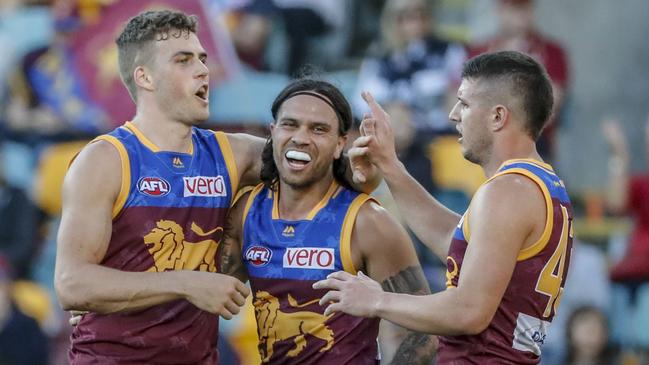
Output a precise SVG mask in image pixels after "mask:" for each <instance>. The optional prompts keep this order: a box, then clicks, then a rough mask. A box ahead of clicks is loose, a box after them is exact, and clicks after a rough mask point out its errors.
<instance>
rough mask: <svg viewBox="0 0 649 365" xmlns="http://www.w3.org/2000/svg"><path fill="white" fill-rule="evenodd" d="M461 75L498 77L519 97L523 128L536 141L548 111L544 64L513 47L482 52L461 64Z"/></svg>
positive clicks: (549, 96) (549, 92)
mask: <svg viewBox="0 0 649 365" xmlns="http://www.w3.org/2000/svg"><path fill="white" fill-rule="evenodd" d="M462 78H463V79H475V80H478V79H487V80H502V81H505V83H506V84H507V85H508V86H509V88H510V90H509V91H510V94H511V95H514V96H515V97H518V98H520V101H521V106H522V107H523V112H525V113H526V117H527V118H526V119H527V120H526V121H525V130H526V131H527V133H528V134H529V135H530V136H531V137H532V138H533V139H534V140H535V141H536V140H537V139H538V138H539V136H540V135H541V132H542V131H543V127H545V124H546V123H547V121H548V120H549V119H550V115H551V114H552V104H553V102H554V101H553V97H552V84H551V83H550V78H549V77H548V74H547V72H546V71H545V68H544V67H543V66H542V65H541V64H539V63H538V62H536V61H535V60H534V59H533V58H532V57H530V56H528V55H526V54H523V53H520V52H516V51H500V52H491V53H483V54H481V55H479V56H476V57H474V58H472V59H470V60H469V61H467V62H466V63H465V64H464V69H463V70H462Z"/></svg>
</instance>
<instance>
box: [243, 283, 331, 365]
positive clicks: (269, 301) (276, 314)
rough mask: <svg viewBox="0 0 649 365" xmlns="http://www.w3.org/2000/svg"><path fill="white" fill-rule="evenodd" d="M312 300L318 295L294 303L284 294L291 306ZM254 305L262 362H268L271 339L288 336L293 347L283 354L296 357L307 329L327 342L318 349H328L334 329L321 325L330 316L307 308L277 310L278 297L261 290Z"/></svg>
mask: <svg viewBox="0 0 649 365" xmlns="http://www.w3.org/2000/svg"><path fill="white" fill-rule="evenodd" d="M316 302H318V299H314V300H312V301H309V302H306V303H303V304H298V303H297V301H296V300H295V299H294V298H293V297H292V296H291V294H289V295H288V303H289V304H290V306H291V307H293V308H303V307H306V306H307V305H311V304H313V303H316ZM254 306H255V316H256V317H257V328H258V330H259V346H260V353H261V356H262V358H263V359H262V362H268V361H269V360H270V358H271V357H272V356H273V345H275V342H277V341H283V340H288V339H291V338H294V339H293V342H294V343H295V347H294V348H292V349H291V350H290V351H289V352H288V354H287V355H288V356H289V357H296V356H297V355H299V354H300V352H302V350H304V348H305V347H306V338H305V336H304V335H305V334H307V333H308V334H309V335H311V336H315V337H317V338H319V339H321V340H323V341H326V342H327V344H326V345H325V346H324V347H323V348H321V349H320V352H324V351H327V350H329V349H330V348H331V346H333V344H334V332H333V331H332V330H331V328H329V327H328V326H327V325H325V321H326V320H327V319H329V318H330V317H331V316H325V315H323V314H320V313H316V312H309V311H301V312H291V313H284V312H282V311H280V310H279V299H277V298H275V297H274V296H272V295H271V294H270V293H268V292H265V291H258V292H257V294H256V295H255V302H254Z"/></svg>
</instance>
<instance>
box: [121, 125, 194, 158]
mask: <svg viewBox="0 0 649 365" xmlns="http://www.w3.org/2000/svg"><path fill="white" fill-rule="evenodd" d="M124 127H125V128H126V129H128V130H129V131H131V132H132V133H133V134H135V137H137V139H138V140H139V141H140V143H142V144H143V145H144V146H145V147H146V148H148V149H150V150H151V152H160V147H158V146H156V144H155V143H153V142H151V140H150V139H148V138H147V137H146V136H145V135H144V134H143V133H142V131H140V130H139V129H138V128H137V127H136V126H135V124H133V123H131V122H126V123H124ZM186 153H187V154H188V155H193V154H194V140H193V139H192V141H191V144H190V145H189V152H186Z"/></svg>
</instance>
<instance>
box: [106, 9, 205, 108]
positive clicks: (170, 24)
mask: <svg viewBox="0 0 649 365" xmlns="http://www.w3.org/2000/svg"><path fill="white" fill-rule="evenodd" d="M197 28H198V18H197V17H196V16H195V15H187V14H184V13H180V12H175V11H170V10H160V11H146V12H143V13H140V14H138V15H136V16H135V17H133V18H131V19H130V20H129V21H128V23H127V24H126V26H125V27H124V30H123V31H122V33H121V34H120V35H119V37H117V39H116V40H115V43H117V50H118V59H119V74H120V77H121V78H122V81H123V82H124V85H126V88H127V89H128V92H129V94H130V95H131V98H132V99H133V101H136V102H137V97H136V94H135V90H136V88H135V81H134V80H133V71H134V70H135V68H136V67H138V66H140V65H143V64H146V63H147V62H149V61H150V59H151V57H152V52H151V46H152V45H153V41H163V40H166V39H169V37H174V38H180V37H183V36H184V37H189V34H190V33H196V31H197Z"/></svg>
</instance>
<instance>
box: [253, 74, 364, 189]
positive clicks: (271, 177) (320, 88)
mask: <svg viewBox="0 0 649 365" xmlns="http://www.w3.org/2000/svg"><path fill="white" fill-rule="evenodd" d="M304 94H307V95H312V96H314V97H317V98H319V99H322V100H323V101H324V102H325V103H327V104H329V106H331V108H332V109H333V110H334V112H335V113H336V116H337V117H338V133H339V134H340V135H341V136H345V135H347V132H348V131H349V128H350V127H351V125H352V122H353V117H352V108H351V107H350V106H349V102H348V101H347V99H345V96H344V95H343V93H342V92H341V91H340V90H339V89H338V88H337V87H335V86H334V85H333V84H331V83H329V82H327V81H324V80H318V79H314V78H311V77H303V78H300V79H297V80H294V81H292V82H291V83H290V84H288V85H287V86H286V87H285V88H284V89H283V90H282V91H280V93H279V94H278V95H277V97H276V98H275V101H273V105H272V107H271V109H270V110H271V113H272V115H273V119H274V120H277V114H278V113H279V109H280V108H281V107H282V105H283V104H284V102H285V101H286V100H288V99H290V98H292V97H294V96H297V95H304ZM261 159H262V166H261V181H263V182H264V185H266V187H269V188H274V186H275V183H277V182H278V181H279V172H278V171H277V166H276V165H275V160H274V159H273V140H272V138H271V137H269V138H268V140H267V141H266V146H265V147H264V150H263V152H262V155H261ZM347 165H348V162H347V158H346V157H345V156H343V155H341V156H340V158H337V159H335V160H334V166H333V172H334V177H335V178H336V180H338V183H340V184H341V185H343V186H347V187H349V185H348V183H347V180H346V179H345V172H346V171H347Z"/></svg>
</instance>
